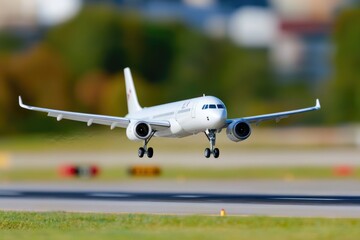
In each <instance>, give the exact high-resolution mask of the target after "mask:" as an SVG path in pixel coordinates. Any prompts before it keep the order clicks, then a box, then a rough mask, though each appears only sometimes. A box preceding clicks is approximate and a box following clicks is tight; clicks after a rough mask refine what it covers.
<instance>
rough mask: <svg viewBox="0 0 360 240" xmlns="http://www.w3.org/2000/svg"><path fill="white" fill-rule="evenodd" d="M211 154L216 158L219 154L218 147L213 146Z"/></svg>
mask: <svg viewBox="0 0 360 240" xmlns="http://www.w3.org/2000/svg"><path fill="white" fill-rule="evenodd" d="M213 154H214V158H218V157H219V156H220V150H219V149H218V148H215V149H214V152H213Z"/></svg>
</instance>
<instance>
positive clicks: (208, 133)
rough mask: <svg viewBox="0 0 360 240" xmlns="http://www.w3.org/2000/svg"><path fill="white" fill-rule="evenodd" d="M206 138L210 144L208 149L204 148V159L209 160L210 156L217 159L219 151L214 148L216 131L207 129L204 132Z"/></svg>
mask: <svg viewBox="0 0 360 240" xmlns="http://www.w3.org/2000/svg"><path fill="white" fill-rule="evenodd" d="M205 135H206V137H207V138H208V139H209V142H210V148H205V151H204V156H205V157H206V158H209V157H210V155H211V154H212V155H213V156H214V158H218V157H219V156H220V150H219V149H218V148H215V142H216V129H208V130H206V131H205Z"/></svg>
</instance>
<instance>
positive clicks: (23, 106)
mask: <svg viewBox="0 0 360 240" xmlns="http://www.w3.org/2000/svg"><path fill="white" fill-rule="evenodd" d="M19 105H20V107H22V108H26V109H30V107H29V106H27V105H25V104H24V103H23V101H22V98H21V96H19Z"/></svg>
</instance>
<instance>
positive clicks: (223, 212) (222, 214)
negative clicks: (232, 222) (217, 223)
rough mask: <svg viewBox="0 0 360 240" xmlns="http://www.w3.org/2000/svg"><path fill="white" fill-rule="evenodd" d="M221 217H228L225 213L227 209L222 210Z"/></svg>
mask: <svg viewBox="0 0 360 240" xmlns="http://www.w3.org/2000/svg"><path fill="white" fill-rule="evenodd" d="M220 216H221V217H225V216H226V211H225V209H221V211H220Z"/></svg>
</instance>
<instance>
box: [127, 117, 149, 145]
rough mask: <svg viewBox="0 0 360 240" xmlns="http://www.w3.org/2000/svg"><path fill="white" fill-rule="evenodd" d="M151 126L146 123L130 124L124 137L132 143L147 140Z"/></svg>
mask: <svg viewBox="0 0 360 240" xmlns="http://www.w3.org/2000/svg"><path fill="white" fill-rule="evenodd" d="M151 132H152V129H151V126H150V125H149V124H148V123H146V122H142V121H139V122H130V124H129V126H128V127H127V128H126V136H127V137H128V138H129V139H130V140H133V141H140V140H145V139H148V138H149V137H150V135H151Z"/></svg>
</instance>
